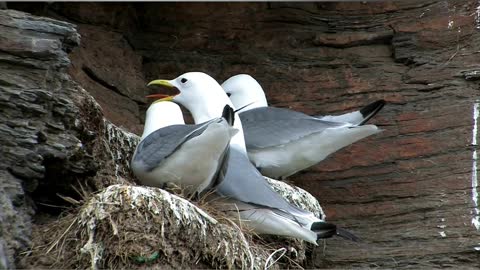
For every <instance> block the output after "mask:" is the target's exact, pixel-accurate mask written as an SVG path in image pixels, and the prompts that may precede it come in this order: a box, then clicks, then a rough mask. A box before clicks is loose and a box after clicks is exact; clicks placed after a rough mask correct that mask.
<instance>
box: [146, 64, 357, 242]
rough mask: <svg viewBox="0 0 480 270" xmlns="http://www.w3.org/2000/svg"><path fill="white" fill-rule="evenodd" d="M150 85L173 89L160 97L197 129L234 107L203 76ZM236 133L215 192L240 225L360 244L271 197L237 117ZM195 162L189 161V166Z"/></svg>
mask: <svg viewBox="0 0 480 270" xmlns="http://www.w3.org/2000/svg"><path fill="white" fill-rule="evenodd" d="M148 85H149V86H150V85H162V86H165V87H170V88H177V89H178V90H179V93H178V94H176V95H172V96H167V97H164V96H165V95H159V96H158V97H163V98H162V99H161V100H166V101H173V102H176V103H180V104H181V105H183V106H184V107H185V108H187V109H188V110H189V111H190V112H191V113H192V117H193V119H194V121H195V123H202V122H205V121H209V120H210V119H214V118H217V117H218V116H219V115H220V114H221V111H222V108H223V107H224V106H225V105H229V106H232V103H231V101H230V99H229V98H228V96H227V95H226V93H225V92H224V91H223V89H222V87H221V86H220V85H219V84H218V82H217V81H216V80H215V79H213V78H212V77H210V76H209V75H207V74H205V73H201V72H188V73H185V74H183V75H180V76H179V77H177V78H175V79H173V80H154V81H151V82H150V83H149V84H148ZM152 96H153V95H152ZM234 127H235V128H236V129H238V130H239V131H238V133H237V134H235V135H234V136H233V138H232V139H231V140H230V152H229V155H228V165H227V169H226V174H225V176H224V177H223V180H222V181H221V182H220V183H218V185H217V186H216V188H215V191H216V194H217V195H219V196H220V198H222V199H223V200H225V201H226V202H227V203H228V204H229V205H230V207H229V208H230V209H231V210H232V211H235V212H238V215H239V216H240V218H241V219H242V220H248V224H249V226H250V227H251V228H253V229H254V231H255V232H257V233H258V234H273V235H282V236H290V237H295V238H299V239H303V240H305V241H308V242H310V243H313V244H315V245H317V242H316V241H317V240H318V239H320V238H328V237H332V236H333V235H338V236H341V237H343V238H346V239H349V240H353V241H357V240H358V238H357V237H356V236H355V235H353V234H352V233H350V232H348V231H346V230H344V229H341V228H338V227H337V226H336V225H335V224H332V223H328V222H325V221H324V220H321V219H319V218H317V217H315V216H314V214H313V213H311V212H308V211H305V210H303V209H300V208H298V207H296V206H294V205H291V204H290V203H288V202H287V201H286V200H285V199H284V198H283V197H282V196H281V195H280V194H278V193H277V192H275V191H274V190H273V188H272V187H271V186H270V185H269V184H268V182H267V181H266V180H265V178H264V177H263V176H262V175H261V174H260V172H259V171H258V170H257V169H256V168H255V167H254V166H253V165H252V163H250V161H249V159H248V156H247V152H246V147H245V140H244V137H243V130H242V123H241V121H240V118H239V117H238V115H237V114H235V120H234ZM196 161H197V159H191V160H190V161H189V162H190V163H194V162H196Z"/></svg>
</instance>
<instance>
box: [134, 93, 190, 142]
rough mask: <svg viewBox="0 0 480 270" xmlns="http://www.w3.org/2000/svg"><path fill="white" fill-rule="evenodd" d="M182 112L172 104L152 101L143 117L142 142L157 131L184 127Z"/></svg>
mask: <svg viewBox="0 0 480 270" xmlns="http://www.w3.org/2000/svg"><path fill="white" fill-rule="evenodd" d="M184 124H185V121H184V120H183V114H182V110H181V109H180V106H178V105H177V104H175V103H173V102H168V101H161V100H157V101H154V102H153V103H152V104H151V105H150V107H148V110H147V115H146V117H145V126H144V127H143V134H142V138H141V139H142V140H143V139H144V138H145V137H147V136H148V135H149V134H150V133H152V132H154V131H155V130H157V129H160V128H163V127H167V126H171V125H184Z"/></svg>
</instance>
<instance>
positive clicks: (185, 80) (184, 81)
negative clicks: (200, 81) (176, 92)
mask: <svg viewBox="0 0 480 270" xmlns="http://www.w3.org/2000/svg"><path fill="white" fill-rule="evenodd" d="M180 81H181V82H182V83H186V82H187V81H188V80H187V79H185V78H182V79H181V80H180Z"/></svg>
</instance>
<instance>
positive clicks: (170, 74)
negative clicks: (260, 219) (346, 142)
mask: <svg viewBox="0 0 480 270" xmlns="http://www.w3.org/2000/svg"><path fill="white" fill-rule="evenodd" d="M8 6H9V8H17V9H21V10H25V11H28V12H32V13H35V14H38V15H44V16H49V17H53V18H56V19H62V20H65V21H70V22H73V23H75V24H76V25H77V30H78V32H79V33H80V34H81V36H82V40H81V43H80V47H79V48H76V49H74V50H73V51H72V52H71V53H70V55H69V58H70V60H71V61H72V63H71V65H70V66H69V68H68V72H69V74H70V75H71V76H72V78H73V79H74V80H75V81H76V82H77V83H79V84H80V85H81V86H83V87H84V88H85V89H86V90H87V91H88V92H90V93H91V94H92V95H93V96H94V97H95V99H96V100H97V101H98V103H99V104H100V105H101V110H102V112H103V113H104V114H105V116H106V117H107V119H109V120H111V121H112V122H113V123H115V124H117V125H119V126H123V127H125V128H126V129H128V130H130V131H132V132H135V133H137V134H138V133H139V132H140V131H141V128H142V121H143V120H142V119H143V117H144V116H143V115H144V111H145V109H146V106H147V103H146V101H145V100H144V99H143V98H142V97H143V95H144V94H145V93H147V92H148V90H147V89H146V88H145V86H144V85H145V83H146V82H147V81H149V80H150V79H157V78H166V79H168V78H174V77H176V76H178V75H179V74H181V73H183V72H186V71H193V70H195V71H204V72H207V73H209V74H211V75H212V76H214V77H215V78H217V79H218V80H219V81H222V80H225V79H227V78H228V77H229V76H231V75H234V74H237V73H249V74H251V75H252V76H254V77H255V78H257V79H258V80H259V82H260V83H261V84H262V86H263V87H264V89H265V90H266V92H267V97H268V98H269V101H270V103H271V104H272V105H275V106H279V107H290V108H292V109H295V110H299V111H303V112H306V113H309V114H317V113H322V114H326V113H329V114H335V113H340V112H344V111H347V110H354V109H357V108H360V107H361V106H362V105H365V104H367V103H369V102H371V101H373V100H376V99H379V98H383V99H385V100H386V101H387V102H388V104H387V105H386V107H385V108H384V109H383V110H382V112H381V113H380V115H378V116H377V117H375V119H373V120H372V123H375V124H377V125H379V126H380V127H381V128H383V129H384V132H383V133H382V134H380V135H377V136H374V137H372V138H369V139H367V140H364V141H361V142H359V143H356V144H355V145H352V146H350V147H348V148H346V149H343V150H342V151H339V152H338V153H336V154H334V155H332V156H331V157H330V158H329V159H328V160H326V161H325V162H322V163H321V164H319V165H318V166H316V167H314V168H312V169H310V170H308V171H306V172H303V173H300V174H297V175H296V176H294V177H292V178H291V180H292V181H294V182H295V183H296V184H298V185H299V186H301V187H303V188H304V189H306V190H308V191H310V192H311V193H313V194H314V195H315V196H316V197H317V198H318V199H319V200H320V202H321V203H322V206H323V208H324V210H325V212H326V215H327V218H328V219H329V220H330V221H333V222H336V223H338V224H342V225H343V227H346V228H348V229H351V230H353V231H354V232H355V233H356V234H358V235H360V236H361V237H362V238H363V239H364V241H363V242H362V243H360V244H358V245H352V244H350V243H346V242H344V241H341V240H334V239H333V240H328V241H327V245H326V249H325V250H324V251H323V250H317V251H316V256H315V262H314V264H313V265H311V266H312V267H313V266H314V267H329V268H330V267H342V268H350V267H377V266H380V267H402V268H403V267H405V268H406V267H412V266H413V267H420V266H423V267H444V266H453V265H455V266H457V265H462V266H469V267H476V266H478V265H479V263H478V253H477V252H478V251H476V249H475V248H476V247H477V246H478V243H479V242H480V241H479V237H478V232H477V230H476V228H475V227H474V226H473V225H472V219H473V220H476V219H475V218H476V217H478V214H479V213H480V210H479V208H478V207H479V206H478V202H477V196H478V193H477V179H476V168H477V165H476V163H475V162H476V160H475V159H473V160H472V155H476V127H477V124H476V123H477V122H476V116H477V117H478V105H475V104H478V100H477V96H478V79H479V78H480V76H479V75H478V74H480V66H479V64H478V63H480V59H479V58H480V57H479V54H478V51H479V50H480V48H479V47H480V45H479V44H480V33H479V31H480V23H479V22H480V14H479V12H478V10H479V4H478V1H473V0H470V1H460V0H453V1H399V2H374V3H361V2H358V3H302V4H287V3H254V4H252V3H223V4H217V3H175V4H172V3H139V4H123V3H121V4H110V3H97V4H95V3H85V4H84V3H75V4H70V3H69V4H62V3H59V4H49V5H46V4H38V5H34V6H32V5H29V6H27V5H22V4H21V3H16V4H10V3H9V4H8ZM159 14H161V15H159ZM17 16H20V18H17V19H15V20H10V19H8V20H7V19H5V17H3V18H4V19H3V21H2V19H1V18H2V17H0V27H1V28H2V29H1V30H2V31H0V37H1V38H0V57H1V62H0V63H1V65H0V69H2V72H0V86H1V87H2V92H0V97H1V98H0V102H1V103H0V108H1V109H2V116H5V115H8V117H6V118H4V119H5V120H4V121H5V122H0V123H1V126H2V128H1V129H0V132H1V137H0V139H1V140H2V145H5V146H6V147H2V155H3V156H4V159H6V161H5V162H2V163H1V164H0V166H4V167H2V169H1V170H0V171H2V172H3V174H4V176H2V177H0V181H4V182H5V183H6V184H4V185H1V186H7V187H8V192H2V193H0V200H2V204H1V205H2V206H5V205H9V206H8V209H5V211H2V212H0V220H1V221H3V220H5V219H8V220H12V222H11V223H8V222H7V223H5V222H1V224H2V225H0V226H3V227H0V229H1V230H0V232H1V233H2V236H3V237H4V238H6V239H7V240H8V241H7V246H8V245H10V244H8V243H15V245H16V246H15V247H14V249H15V250H21V249H22V248H24V247H25V246H28V229H29V225H28V224H29V222H30V220H31V219H30V216H31V213H32V205H31V203H29V198H30V197H32V198H33V199H34V200H35V201H38V199H40V197H42V196H44V195H42V194H43V192H44V191H45V190H44V189H42V187H41V184H38V181H36V180H35V179H43V178H45V177H46V176H47V178H48V176H52V175H55V176H63V175H66V174H68V175H70V174H75V175H81V176H82V177H85V175H87V176H88V175H89V173H92V171H95V169H93V168H94V165H95V163H94V164H93V165H92V164H90V163H88V162H86V160H89V159H77V158H76V157H78V155H80V156H82V155H83V153H90V152H91V153H90V154H91V155H93V153H94V149H95V148H93V149H91V150H88V147H87V148H86V150H85V149H84V147H79V144H78V143H79V142H80V143H81V144H82V145H83V146H88V145H89V144H88V142H89V140H92V138H91V137H89V136H92V135H89V133H88V132H86V131H85V130H92V129H93V128H90V129H89V128H88V127H89V126H86V125H87V124H81V125H80V128H78V131H77V132H76V133H75V134H69V133H67V134H64V133H63V132H62V130H64V129H65V128H63V129H62V125H64V124H63V123H65V120H63V119H65V118H67V119H68V117H75V116H76V115H78V114H79V112H77V111H74V110H70V109H69V108H70V106H69V104H68V103H66V104H63V103H62V95H73V94H72V93H79V90H72V89H76V88H75V87H73V86H70V85H69V84H68V83H66V82H65V81H64V80H62V78H51V77H49V76H51V74H53V73H54V72H52V71H58V70H62V72H64V70H65V69H66V68H67V66H68V63H69V62H68V58H67V54H66V52H65V51H68V48H69V47H70V46H71V45H72V44H75V43H77V42H78V38H77V37H76V36H75V35H74V34H73V35H72V33H74V32H73V31H72V29H73V25H71V24H67V23H63V22H59V21H54V20H48V19H34V20H35V21H34V22H32V21H31V20H33V19H31V18H30V17H22V16H24V15H17ZM22 18H23V19H22ZM25 18H26V19H25ZM44 21H48V22H49V23H52V24H53V26H49V27H53V28H54V29H56V30H52V29H49V28H48V27H45V26H44V25H45V24H42V22H44ZM13 28H15V29H16V28H18V29H20V30H19V31H20V32H19V31H14V30H13ZM34 41H35V42H34ZM25 44H28V45H29V46H25ZM17 62H20V63H22V64H21V65H18V64H12V63H17ZM22 65H24V66H28V67H29V68H32V69H33V70H34V72H30V73H28V74H25V72H23V70H24V68H23V67H22ZM22 72H23V73H22ZM62 72H60V73H55V74H62ZM32 76H33V77H32ZM55 76H58V75H55ZM60 77H61V76H60ZM38 82H41V84H40V85H39V83H38ZM65 84H66V85H65ZM46 88H49V89H58V90H57V92H55V93H58V95H57V94H56V95H53V96H49V95H47V94H45V91H42V89H46ZM3 89H6V90H5V91H4V90H3ZM75 95H76V94H75ZM78 95H80V94H78ZM80 96H82V95H80ZM12 99H22V100H24V101H22V102H23V103H22V102H19V104H28V106H27V105H24V106H23V107H21V106H20V107H17V108H11V107H9V104H11V103H12V102H11V100H12ZM77 99H80V98H77ZM74 100H75V99H74ZM64 103H65V102H64ZM54 104H57V105H54ZM62 104H63V105H62ZM57 107H58V110H60V111H61V112H60V113H58V112H56V111H55V110H54V109H55V108H57ZM89 108H93V107H89ZM93 111H95V110H93ZM475 112H476V113H475ZM57 113H58V115H59V117H57V118H53V119H57V121H55V122H54V123H44V122H42V121H41V119H42V117H43V115H46V114H55V115H56V114H57ZM97 113H98V112H97ZM2 116H0V117H2ZM25 119H28V120H25ZM2 121H3V119H2ZM98 125H101V124H98ZM85 126H86V127H87V128H85ZM93 130H97V131H98V130H103V129H102V128H98V126H96V129H93ZM38 131H42V132H38ZM12 135H13V136H12ZM45 138H47V139H45ZM48 138H55V139H48ZM74 138H76V139H74ZM50 141H52V142H53V141H55V142H57V141H58V143H59V145H57V144H51V143H50V144H49V142H50ZM60 145H62V146H60ZM92 147H93V146H92ZM32 149H33V150H32ZM89 151H90V152H89ZM472 152H473V153H472ZM79 153H80V154H79ZM19 155H21V156H24V157H25V158H24V159H19V158H18V156H19ZM474 157H475V158H476V156H474ZM13 160H15V161H16V162H17V161H18V160H23V161H22V162H24V163H19V164H16V163H15V164H12V161H13ZM58 164H62V165H61V166H58ZM65 164H69V165H68V166H67V165H65ZM7 167H8V168H10V169H9V170H6V171H5V168H7ZM59 168H62V169H61V170H59ZM65 168H66V169H65ZM104 173H105V174H107V171H106V170H104ZM122 173H124V174H126V173H128V171H124V172H122ZM22 183H23V186H24V189H22V188H21V184H22ZM92 183H93V184H92V186H96V184H94V183H96V182H95V181H93V180H92ZM37 185H38V187H36V186H37ZM56 185H57V186H58V189H57V190H60V191H61V190H62V188H61V183H57V184H56ZM24 190H29V191H33V190H37V192H36V193H33V195H31V196H25V192H24ZM63 190H65V188H63ZM55 192H57V191H55ZM2 196H3V197H2ZM40 201H42V200H40ZM43 201H44V202H48V201H47V200H46V199H45V198H44V199H43ZM3 202H9V203H10V204H8V203H7V204H5V203H3ZM2 210H3V209H2ZM3 213H10V214H3ZM2 215H3V216H2ZM2 219H3V220H2ZM3 224H17V225H20V226H16V225H15V226H14V227H15V228H20V229H17V230H16V233H14V234H8V235H5V232H6V231H8V230H9V229H10V228H5V226H9V225H3ZM25 224H27V225H25ZM12 228H13V227H12ZM12 235H13V239H14V241H10V240H9V237H12ZM22 239H25V240H22ZM1 245H2V243H1V241H0V263H2V260H1V250H2V247H1ZM6 250H8V252H10V250H13V249H11V247H8V248H7V249H6ZM8 256H9V263H10V264H11V261H12V260H13V257H12V256H13V253H9V255H8Z"/></svg>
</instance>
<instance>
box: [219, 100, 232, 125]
mask: <svg viewBox="0 0 480 270" xmlns="http://www.w3.org/2000/svg"><path fill="white" fill-rule="evenodd" d="M222 117H223V118H225V120H227V123H228V124H229V125H230V126H233V122H234V121H235V111H234V110H233V108H232V107H230V105H228V104H227V105H225V107H223V112H222Z"/></svg>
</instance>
